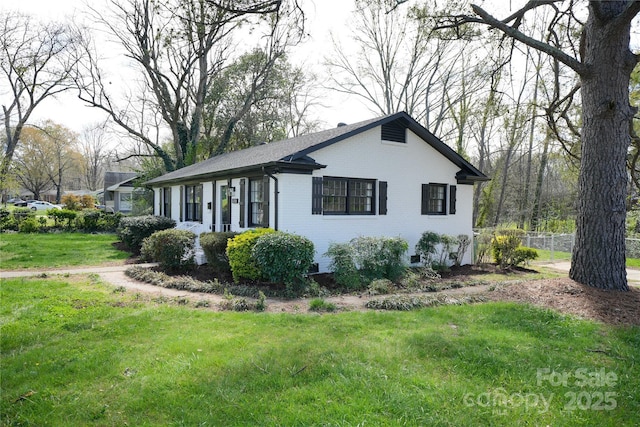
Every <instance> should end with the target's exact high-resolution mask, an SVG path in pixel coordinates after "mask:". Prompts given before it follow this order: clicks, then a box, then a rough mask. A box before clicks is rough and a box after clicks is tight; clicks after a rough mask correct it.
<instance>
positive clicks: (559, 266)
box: [535, 261, 640, 286]
mask: <svg viewBox="0 0 640 427" xmlns="http://www.w3.org/2000/svg"><path fill="white" fill-rule="evenodd" d="M535 265H536V266H538V267H546V268H552V269H554V270H558V271H566V272H567V273H569V269H570V268H571V262H569V261H558V262H553V263H546V264H535ZM627 280H628V281H629V284H631V285H633V286H640V270H635V269H633V268H627Z"/></svg>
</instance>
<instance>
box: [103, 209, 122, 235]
mask: <svg viewBox="0 0 640 427" xmlns="http://www.w3.org/2000/svg"><path fill="white" fill-rule="evenodd" d="M100 214H101V215H100V220H99V223H98V228H99V229H100V230H101V231H117V229H118V227H119V226H120V220H122V213H120V212H116V213H113V214H109V213H106V212H102V211H100Z"/></svg>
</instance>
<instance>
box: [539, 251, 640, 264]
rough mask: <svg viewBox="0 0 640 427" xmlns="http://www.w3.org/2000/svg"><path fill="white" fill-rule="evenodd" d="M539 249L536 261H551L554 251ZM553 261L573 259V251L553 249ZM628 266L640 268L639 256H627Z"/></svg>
mask: <svg viewBox="0 0 640 427" xmlns="http://www.w3.org/2000/svg"><path fill="white" fill-rule="evenodd" d="M536 251H538V258H537V259H536V262H541V261H545V262H546V261H551V260H552V258H551V255H552V252H551V251H549V250H544V249H536ZM553 261H571V253H570V252H559V251H553ZM627 267H632V268H640V259H638V258H627Z"/></svg>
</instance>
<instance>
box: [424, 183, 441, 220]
mask: <svg viewBox="0 0 640 427" xmlns="http://www.w3.org/2000/svg"><path fill="white" fill-rule="evenodd" d="M421 213H422V215H446V214H447V184H433V183H430V184H422V200H421Z"/></svg>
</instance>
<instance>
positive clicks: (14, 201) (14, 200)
mask: <svg viewBox="0 0 640 427" xmlns="http://www.w3.org/2000/svg"><path fill="white" fill-rule="evenodd" d="M22 202H24V200H22V199H21V198H19V197H18V198H14V199H9V200H7V204H11V205H14V204H16V203H22Z"/></svg>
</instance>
